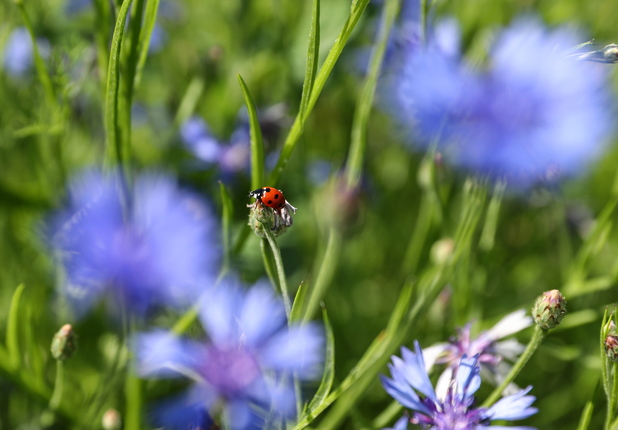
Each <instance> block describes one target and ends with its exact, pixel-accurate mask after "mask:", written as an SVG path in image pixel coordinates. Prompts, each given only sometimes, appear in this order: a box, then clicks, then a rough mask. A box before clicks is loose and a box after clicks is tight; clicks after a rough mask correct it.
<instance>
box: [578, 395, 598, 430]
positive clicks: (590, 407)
mask: <svg viewBox="0 0 618 430" xmlns="http://www.w3.org/2000/svg"><path fill="white" fill-rule="evenodd" d="M592 411H594V404H593V403H592V402H591V401H588V402H586V406H584V410H583V411H582V415H581V417H580V418H579V425H578V426H577V430H588V427H589V426H590V420H591V419H592Z"/></svg>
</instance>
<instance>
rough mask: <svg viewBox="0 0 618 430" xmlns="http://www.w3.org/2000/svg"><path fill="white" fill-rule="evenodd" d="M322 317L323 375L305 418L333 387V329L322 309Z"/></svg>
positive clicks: (318, 406)
mask: <svg viewBox="0 0 618 430" xmlns="http://www.w3.org/2000/svg"><path fill="white" fill-rule="evenodd" d="M322 315H323V317H324V329H325V331H326V351H325V353H326V360H325V361H324V374H323V375H322V382H320V386H319V387H318V391H316V393H315V396H313V399H312V400H311V403H309V407H308V408H307V411H306V412H305V416H306V417H311V415H312V414H313V412H314V411H315V410H317V409H319V408H320V407H321V406H322V404H323V403H324V402H325V401H326V398H327V396H328V395H329V393H330V390H331V388H332V387H333V381H334V380H335V335H334V334H333V327H332V326H331V324H330V320H329V319H328V313H327V312H326V309H322Z"/></svg>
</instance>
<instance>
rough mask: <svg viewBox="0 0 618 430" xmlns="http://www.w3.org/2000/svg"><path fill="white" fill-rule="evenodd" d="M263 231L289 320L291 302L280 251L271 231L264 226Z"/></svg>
mask: <svg viewBox="0 0 618 430" xmlns="http://www.w3.org/2000/svg"><path fill="white" fill-rule="evenodd" d="M263 231H264V233H265V234H266V239H267V240H268V243H269V244H270V249H271V250H272V252H273V257H275V265H276V266H277V275H278V277H279V287H280V288H281V295H282V296H283V305H284V306H285V313H286V315H287V316H288V321H289V319H290V314H291V313H292V302H291V301H290V295H289V294H288V283H287V280H286V279H285V269H284V268H283V260H282V259H281V251H280V250H279V245H277V241H276V240H275V236H273V233H272V232H271V231H270V230H269V229H268V228H264V230H263Z"/></svg>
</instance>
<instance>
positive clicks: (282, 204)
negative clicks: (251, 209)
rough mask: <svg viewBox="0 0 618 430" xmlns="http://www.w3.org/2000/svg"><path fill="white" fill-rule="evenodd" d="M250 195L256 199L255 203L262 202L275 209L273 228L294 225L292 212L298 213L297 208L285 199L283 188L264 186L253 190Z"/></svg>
mask: <svg viewBox="0 0 618 430" xmlns="http://www.w3.org/2000/svg"><path fill="white" fill-rule="evenodd" d="M249 197H253V198H254V199H256V201H255V204H258V202H260V203H261V204H263V205H264V206H268V207H269V208H271V209H272V210H273V211H274V213H275V225H274V226H273V228H272V229H273V230H276V229H278V228H279V227H281V226H286V227H289V226H291V225H292V214H291V213H290V212H293V213H296V208H295V207H294V206H292V205H291V204H290V202H288V201H287V200H286V199H285V196H284V195H283V193H282V192H281V190H278V189H276V188H273V187H262V188H258V189H257V190H254V191H251V192H250V193H249Z"/></svg>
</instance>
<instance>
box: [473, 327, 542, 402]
mask: <svg viewBox="0 0 618 430" xmlns="http://www.w3.org/2000/svg"><path fill="white" fill-rule="evenodd" d="M547 332H548V330H543V329H542V328H540V327H539V326H537V325H535V326H534V334H533V335H532V338H531V339H530V342H529V343H528V346H527V347H526V350H525V351H524V353H523V354H522V355H521V356H520V357H519V360H517V363H515V365H514V366H513V368H512V369H511V371H510V372H509V374H508V375H507V376H506V378H504V380H503V381H502V383H501V384H500V385H499V386H498V387H496V388H495V389H494V391H493V392H492V393H491V394H490V395H489V397H488V398H487V400H485V403H483V407H485V408H488V407H490V406H491V405H493V404H494V403H496V401H497V400H498V399H499V398H500V396H502V393H503V392H504V390H505V389H506V387H507V386H508V385H509V384H510V383H511V382H513V380H514V379H515V378H516V377H517V375H519V372H521V370H522V369H523V368H524V366H525V365H526V364H527V363H528V360H530V357H532V355H533V354H534V352H535V351H536V349H537V348H538V347H539V345H540V344H541V342H543V340H544V339H545V337H546V336H547Z"/></svg>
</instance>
